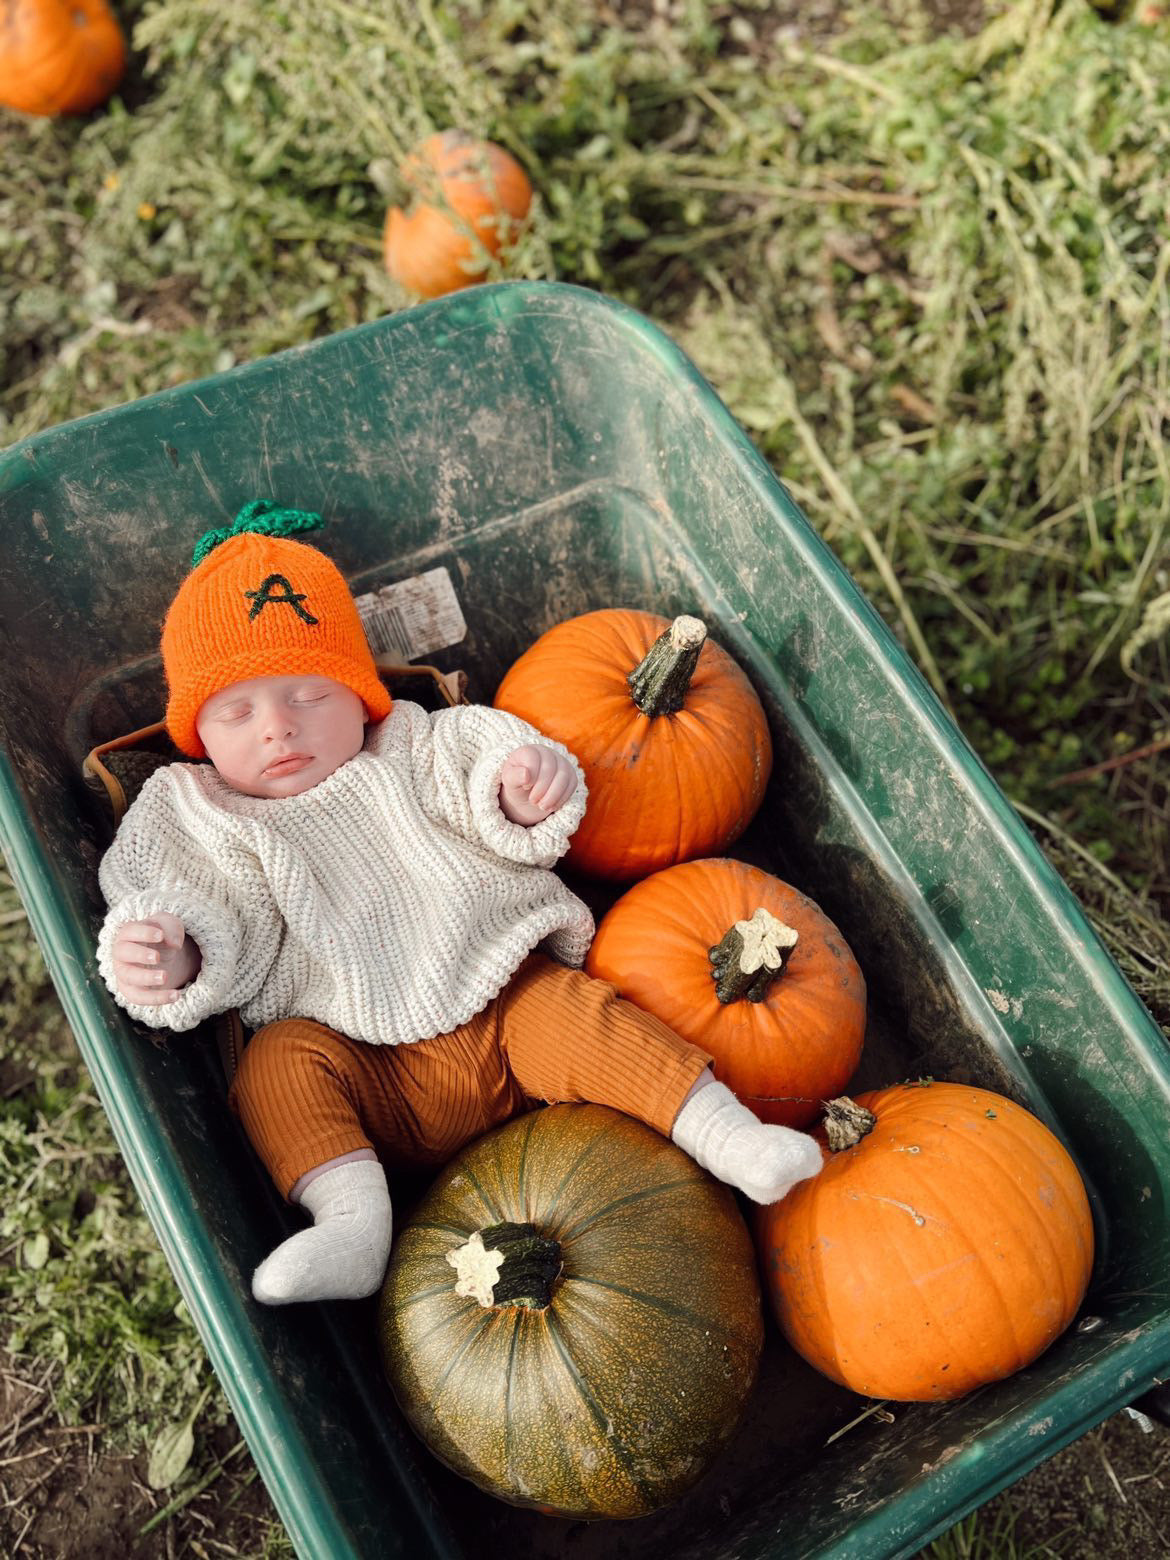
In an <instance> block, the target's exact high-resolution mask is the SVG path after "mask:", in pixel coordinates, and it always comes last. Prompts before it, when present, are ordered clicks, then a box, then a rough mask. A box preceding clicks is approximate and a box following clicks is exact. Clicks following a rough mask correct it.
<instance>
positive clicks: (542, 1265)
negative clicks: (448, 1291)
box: [447, 1224, 563, 1311]
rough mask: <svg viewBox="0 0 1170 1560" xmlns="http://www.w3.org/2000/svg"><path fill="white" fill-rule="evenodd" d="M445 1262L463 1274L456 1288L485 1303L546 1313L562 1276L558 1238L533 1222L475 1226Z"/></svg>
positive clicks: (485, 1305) (486, 1304)
mask: <svg viewBox="0 0 1170 1560" xmlns="http://www.w3.org/2000/svg"><path fill="white" fill-rule="evenodd" d="M447 1261H448V1262H449V1263H450V1264H451V1266H452V1267H453V1268H455V1269H456V1271H457V1272H458V1274H459V1278H458V1281H457V1282H456V1285H455V1289H456V1292H457V1293H458V1294H461V1295H468V1296H470V1297H471V1298H473V1299H475V1300H478V1301H479V1303H480V1305H482V1306H484V1307H485V1308H486V1307H489V1306H490V1307H500V1306H505V1305H514V1306H520V1307H522V1308H523V1309H524V1310H529V1311H543V1310H545V1309H547V1307H548V1306H549V1304H550V1303H551V1301H552V1292H553V1286H554V1284H555V1283H556V1280H557V1278H558V1277H559V1275H560V1272H561V1268H562V1266H563V1263H562V1262H561V1247H560V1242H559V1241H555V1240H552V1239H550V1238H549V1237H547V1236H544V1235H541V1234H540V1233H539V1232H538V1230H537V1228H536V1226H535V1225H534V1224H490V1225H488V1227H487V1228H486V1229H483V1230H477V1231H476V1232H475V1234H474V1235H473V1236H472V1237H471V1239H470V1240H469V1241H468V1242H467V1243H466V1244H465V1245H463V1246H460V1247H459V1249H458V1250H457V1251H450V1252H448V1253H447Z"/></svg>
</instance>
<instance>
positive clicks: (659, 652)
mask: <svg viewBox="0 0 1170 1560" xmlns="http://www.w3.org/2000/svg"><path fill="white" fill-rule="evenodd" d="M706 637H707V625H706V624H705V623H703V622H702V621H701V619H699V618H696V617H676V618H675V620H674V622H673V623H672V624H671V625H670V627H669V628H668V629H667V630H666V632H665V633H664V634H660V635H659V636H658V638H657V639H656V640H655V641H654V643H653V644H652V645H651V646H650V648H649V650H647V652H646V654H645V656H644V657H643V659H642V660H641V661H639V663H638V665H637V666H635V668H634V670H633V671H632V672H631V673H630V674H629V676H628V677H627V678H626V682H627V683H628V684H629V687H630V697H631V698H632V699H633V701H634V703H635V704H636V705H637V706H638V708H639V709H640V710H641V711H642V714H643V715H649V716H651V718H653V717H654V716H655V715H673V714H675V713H676V711H678V710H681V709H682V707H683V704H684V702H685V700H686V696H687V689H688V688H689V687H690V685H691V678H692V677H693V676H694V671H695V667H696V666H697V665H698V662H699V652H700V651H701V650H702V648H703V641H704V640H705V639H706Z"/></svg>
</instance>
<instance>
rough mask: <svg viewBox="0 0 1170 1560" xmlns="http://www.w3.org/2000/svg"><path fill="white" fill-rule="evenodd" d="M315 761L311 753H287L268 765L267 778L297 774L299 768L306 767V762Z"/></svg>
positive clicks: (265, 773)
mask: <svg viewBox="0 0 1170 1560" xmlns="http://www.w3.org/2000/svg"><path fill="white" fill-rule="evenodd" d="M312 762H313V759H312V755H311V754H309V753H286V754H285V756H284V757H283V758H277V759H274V760H273V761H272V763H271V764H269V765H268V768H267V769H266V770H265V771H264V778H265V779H266V780H276V779H278V778H279V777H280V776H281V775H295V774H296V773H297V771H298V770H300V769H304V767H305V765H306V764H311V763H312Z"/></svg>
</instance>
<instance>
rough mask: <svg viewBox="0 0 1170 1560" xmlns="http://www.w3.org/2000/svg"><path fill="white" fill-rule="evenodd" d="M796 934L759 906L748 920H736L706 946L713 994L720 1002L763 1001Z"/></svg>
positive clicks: (782, 964)
mask: <svg viewBox="0 0 1170 1560" xmlns="http://www.w3.org/2000/svg"><path fill="white" fill-rule="evenodd" d="M798 937H799V933H798V932H796V931H795V930H794V929H793V928H792V927H791V926H785V924H784V922H783V921H780V920H778V919H777V918H776V916H774V915H772V914H771V913H770V911H767V910H765V909H764V908H763V907H762V906H761V907H760V909H759V910H757V911H756V913H755V915H753V916H752V918H751V920H750V921H737V922H736V923H735V925H734V926H733V927H732V928H731V930H730V931H729V932H728V933H727V934H726V936H725V937H723V939H722V940H721V941H720V942H717V943H716V944H715V946H714V948H708V950H707V957H708V958H709V959H710V961H711V976H712V979H713V980H714V982H715V995H716V996H717V997H718V999H719V1001H720V1002H723V1003H728V1002H738V1001H740V1000H741V999H742V998H744V997H746V998H747V1000H748V1001H749V1002H763V1000H764V998H765V997H766V996H767V995H768V992H769V991H770V989H771V986H772V982H773V981H774V980H775V979H776V977H777V976H778V975H780V974H781V973H782V972H783V970H784V968H785V966H786V965H787V963H788V961H789V959H790V958H791V957H792V950H793V949H794V948H795V947H796V944H797V940H798Z"/></svg>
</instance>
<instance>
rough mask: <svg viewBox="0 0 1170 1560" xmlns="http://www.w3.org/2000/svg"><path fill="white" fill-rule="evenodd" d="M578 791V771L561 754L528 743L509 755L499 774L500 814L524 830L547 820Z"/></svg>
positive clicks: (548, 748)
mask: <svg viewBox="0 0 1170 1560" xmlns="http://www.w3.org/2000/svg"><path fill="white" fill-rule="evenodd" d="M576 789H577V771H576V770H575V769H574V767H573V765H572V764H571V763H570V762H569V760H568V759H567V758H566V757H565V756H564V754H562V753H558V752H557V751H556V749H555V748H550V747H545V746H543V744H539V743H535V742H529V743H526V744H525V746H524V747H519V748H517V749H516V751H515V752H514V753H509V754H508V756H507V758H506V759H505V760H504V767H503V768H502V769H501V771H500V810H501V811H502V812H503V814H504V817H505V818H507V819H508V820H509V821H510V822H511V823H519V824H523V825H524V826H525V828H527V827H529V826H530V825H532V824H534V823H540V822H541V821H542V820H543V819H545V818H548V817H550V816H551V815H552V814H553V813H555V812H556V810H557V808H558V807H563V806H564V805H565V803H566V802H567V801H568V800H569V798H570V796H572V794H573V792H574V791H575V790H576Z"/></svg>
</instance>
